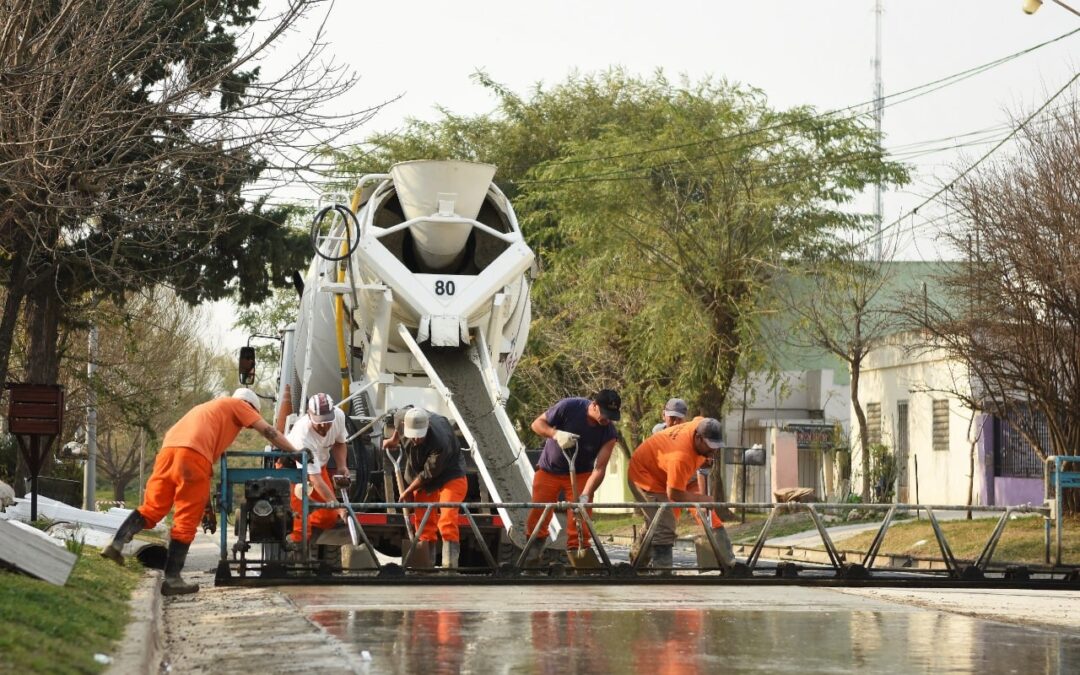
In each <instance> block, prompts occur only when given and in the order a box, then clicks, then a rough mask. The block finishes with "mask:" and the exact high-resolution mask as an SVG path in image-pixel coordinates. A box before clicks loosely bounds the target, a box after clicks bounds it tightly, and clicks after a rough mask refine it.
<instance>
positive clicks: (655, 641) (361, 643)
mask: <svg viewBox="0 0 1080 675" xmlns="http://www.w3.org/2000/svg"><path fill="white" fill-rule="evenodd" d="M198 552H199V558H198V562H197V564H196V565H193V566H192V569H193V571H196V570H197V572H198V573H196V574H192V575H191V577H192V578H193V579H198V580H199V582H200V584H202V585H203V588H202V590H201V592H200V593H198V594H197V595H194V596H189V597H184V598H176V599H168V600H166V603H165V616H164V619H165V622H164V623H165V635H166V645H165V649H166V658H165V661H166V663H167V664H168V666H167V668H168V670H169V672H173V673H188V672H215V673H221V672H247V673H250V672H267V673H269V672H275V673H277V672H294V671H296V672H299V671H310V670H319V671H321V672H352V673H414V672H423V673H431V672H437V673H492V672H494V673H563V672H575V673H649V674H651V673H658V672H660V673H663V672H666V673H705V672H717V671H719V670H720V669H723V670H724V671H725V672H856V671H857V672H918V671H922V672H943V671H948V672H978V673H1010V672H1023V673H1030V672H1040V673H1041V672H1045V673H1066V672H1075V671H1076V670H1077V668H1080V593H1078V592H1071V591H1069V592H1053V591H1038V592H1037V591H1022V592H1012V591H1009V592H1006V591H985V590H984V591H956V590H894V589H865V590H852V589H818V588H802V587H790V586H789V587H772V588H751V587H716V588H714V587H698V586H678V585H672V586H620V585H612V586H589V587H565V588H563V587H550V586H547V587H530V586H527V585H521V586H511V587H506V586H500V587H485V586H478V587H460V586H459V587H446V586H442V587H426V588H420V587H410V586H381V587H363V586H340V587H339V586H318V587H315V586H313V587H291V588H287V589H286V588H282V589H274V588H259V589H252V588H214V587H212V585H211V584H212V575H211V574H209V573H208V572H207V571H206V570H209V569H210V567H211V566H212V564H213V562H212V561H213V556H214V554H215V553H216V550H215V549H214V547H213V546H212V544H210V542H209V541H208V540H206V539H205V538H200V543H199V547H198Z"/></svg>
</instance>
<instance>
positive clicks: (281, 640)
mask: <svg viewBox="0 0 1080 675" xmlns="http://www.w3.org/2000/svg"><path fill="white" fill-rule="evenodd" d="M218 557H219V554H218V538H217V537H216V536H209V535H203V534H199V535H197V536H196V538H195V541H194V542H193V543H192V545H191V549H190V552H189V553H188V559H187V565H186V566H185V568H184V578H185V579H186V580H188V581H194V582H197V583H198V584H199V592H198V593H195V594H192V595H181V596H175V597H171V598H161V597H160V596H159V595H157V587H156V584H154V583H152V581H151V582H150V583H149V584H148V587H149V588H150V589H152V591H153V592H151V593H143V594H141V595H137V596H136V597H134V598H133V599H132V607H133V609H135V611H136V615H139V614H142V615H143V616H145V615H146V614H149V615H150V616H151V617H153V618H152V619H150V623H151V625H147V626H146V627H144V628H142V629H141V631H140V633H139V635H141V636H143V637H142V638H141V640H140V641H141V642H142V644H140V645H133V646H138V647H142V648H143V651H146V652H149V653H147V654H142V653H136V654H129V655H127V657H126V658H125V659H123V660H121V659H118V660H117V661H116V662H114V665H113V668H112V669H110V672H112V673H118V674H119V673H128V672H158V670H159V668H158V667H154V668H153V669H149V670H148V669H145V667H144V666H143V664H144V663H148V662H149V660H153V659H157V658H158V657H160V672H163V673H174V674H175V673H215V674H216V673H244V674H247V673H260V672H261V673H290V672H296V673H301V672H304V673H306V672H311V671H319V672H323V673H355V672H358V670H357V668H358V663H359V661H358V659H357V657H356V656H355V655H352V654H350V653H349V652H348V650H347V648H346V647H345V646H344V645H343V644H342V643H341V642H340V641H339V640H337V639H336V638H334V637H332V636H331V635H329V634H328V633H326V632H325V631H324V630H322V629H321V628H319V627H318V626H317V625H316V624H314V623H313V622H312V621H311V620H310V619H309V618H308V617H307V616H305V615H304V614H302V613H300V612H299V611H297V607H296V605H294V604H293V602H292V601H291V600H290V599H289V598H288V597H287V596H286V595H284V594H283V593H281V592H279V591H278V590H277V589H274V588H237V587H231V588H230V587H225V588H217V587H215V586H214V572H215V570H216V568H217V561H218ZM148 574H149V575H158V574H159V573H157V572H150V573H148ZM154 580H156V578H155V579H154ZM154 602H160V608H154V607H153V605H152V603H154ZM143 605H145V608H142V606H143ZM155 610H156V611H155ZM155 615H156V616H155ZM147 635H150V636H155V635H156V636H158V638H159V640H160V642H161V644H160V649H158V650H155V649H154V648H155V647H156V646H157V645H154V644H153V643H154V642H155V641H154V640H152V639H147V638H146V637H145V636H147ZM135 651H139V650H135ZM155 651H156V653H155ZM134 664H138V665H137V666H136V667H134V668H133V665H134Z"/></svg>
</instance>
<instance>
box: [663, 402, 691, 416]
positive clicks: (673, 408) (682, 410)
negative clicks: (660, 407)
mask: <svg viewBox="0 0 1080 675" xmlns="http://www.w3.org/2000/svg"><path fill="white" fill-rule="evenodd" d="M686 412H687V408H686V401H684V400H682V399H681V398H669V399H668V402H667V403H665V404H664V414H665V415H671V416H672V417H686Z"/></svg>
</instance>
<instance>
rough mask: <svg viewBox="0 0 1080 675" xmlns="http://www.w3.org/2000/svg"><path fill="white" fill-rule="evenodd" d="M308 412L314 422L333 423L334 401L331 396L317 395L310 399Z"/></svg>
mask: <svg viewBox="0 0 1080 675" xmlns="http://www.w3.org/2000/svg"><path fill="white" fill-rule="evenodd" d="M307 412H308V417H310V418H311V421H312V422H315V423H319V424H321V423H325V422H333V421H334V399H332V398H330V394H315V395H314V396H312V397H311V398H309V399H308V405H307Z"/></svg>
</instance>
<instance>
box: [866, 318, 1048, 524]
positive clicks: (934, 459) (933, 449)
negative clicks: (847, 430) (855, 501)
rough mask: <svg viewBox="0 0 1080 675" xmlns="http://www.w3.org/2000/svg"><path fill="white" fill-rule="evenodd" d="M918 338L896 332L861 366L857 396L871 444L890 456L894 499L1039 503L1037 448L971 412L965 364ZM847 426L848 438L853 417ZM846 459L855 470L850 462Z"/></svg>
mask: <svg viewBox="0 0 1080 675" xmlns="http://www.w3.org/2000/svg"><path fill="white" fill-rule="evenodd" d="M922 342H923V341H922V337H921V336H920V335H918V334H914V333H898V334H896V335H893V336H890V337H889V338H888V340H887V341H886V343H885V344H883V345H882V346H881V347H879V348H878V349H875V350H874V351H872V352H871V353H870V355H869V357H868V358H867V359H866V362H865V363H864V364H863V370H862V377H861V383H860V387H859V401H860V403H862V406H863V409H864V410H865V412H866V424H867V429H868V430H869V432H870V443H871V445H875V444H880V445H884V446H886V447H887V448H889V450H890V452H891V453H892V454H893V456H894V457H895V459H896V463H897V466H898V473H897V476H896V480H895V483H894V500H895V501H899V502H905V503H917V504H969V503H970V504H975V505H987V506H989V505H996V506H1001V505H1015V504H1026V503H1035V504H1037V503H1041V502H1042V500H1043V483H1042V475H1043V473H1042V462H1041V460H1040V459H1039V456H1038V453H1037V452H1036V451H1035V449H1034V448H1032V447H1031V445H1030V444H1029V443H1028V442H1027V441H1026V440H1024V438H1023V437H1022V436H1021V435H1020V434H1019V432H1017V430H1016V429H1015V428H1014V426H1013V425H1011V424H1009V422H1008V420H1003V419H1000V418H997V417H995V416H992V415H985V414H982V413H979V412H976V411H973V410H972V409H971V408H970V407H969V406H968V405H967V404H966V403H965V402H964V401H963V399H964V398H967V397H969V395H970V393H971V390H972V386H971V380H970V376H969V373H968V372H967V369H966V367H964V366H963V365H962V364H960V363H959V362H957V361H955V360H952V359H950V358H949V357H948V356H947V355H946V354H945V353H944V352H942V351H940V350H934V349H926V348H924V347H923V346H922ZM852 419H853V420H854V419H855V416H854V414H852ZM852 426H853V428H852V437H853V438H855V437H856V436H857V434H858V428H859V427H858V422H857V421H854V422H853V425H852ZM852 464H853V466H854V472H855V474H856V476H857V475H858V471H859V466H858V461H853V462H852Z"/></svg>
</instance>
